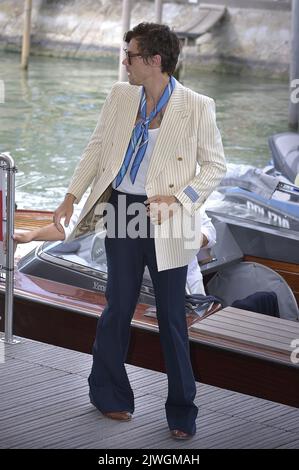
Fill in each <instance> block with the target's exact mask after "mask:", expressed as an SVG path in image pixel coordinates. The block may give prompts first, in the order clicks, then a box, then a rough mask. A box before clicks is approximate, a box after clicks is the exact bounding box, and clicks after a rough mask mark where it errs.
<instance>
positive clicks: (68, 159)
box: [0, 53, 288, 210]
mask: <svg viewBox="0 0 299 470" xmlns="http://www.w3.org/2000/svg"><path fill="white" fill-rule="evenodd" d="M117 72H118V70H117V61H115V60H112V59H102V60H99V61H97V62H95V61H81V60H80V61H79V60H70V59H56V58H45V57H34V56H33V57H31V59H30V66H29V71H28V73H27V74H26V73H24V72H22V71H21V70H20V68H19V56H18V54H12V53H10V54H3V53H2V54H1V55H0V80H4V83H5V102H4V103H0V151H1V152H2V151H9V152H10V153H11V155H12V156H13V157H14V159H15V162H16V166H17V168H18V173H17V176H16V184H17V190H16V201H17V203H18V207H23V208H34V209H49V210H52V209H55V208H56V207H57V205H58V204H59V202H60V201H61V199H62V198H63V196H64V194H65V190H66V187H67V185H68V182H69V180H70V177H71V175H72V172H73V170H74V168H75V165H76V163H77V161H78V159H79V158H80V155H81V153H82V151H83V149H84V147H85V145H86V144H87V142H88V139H89V137H90V135H91V133H92V131H93V129H94V126H95V124H96V121H97V117H98V114H99V110H100V108H101V106H102V103H103V101H104V98H105V96H106V95H107V93H108V91H109V89H110V87H111V85H112V84H113V82H114V81H116V80H117ZM184 85H186V86H188V87H190V88H192V89H193V90H195V91H198V92H199V93H204V94H206V95H209V96H211V97H213V98H214V99H215V100H216V105H217V121H218V125H219V127H220V130H221V133H222V137H223V143H224V148H225V153H226V157H227V160H228V161H229V162H234V163H247V164H253V165H256V166H259V167H262V166H263V165H265V164H267V162H268V160H269V151H268V144H267V138H268V136H269V135H271V134H274V133H276V132H283V131H287V130H288V128H287V112H288V84H287V83H286V82H279V81H270V80H266V79H252V78H250V79H247V78H244V77H242V78H240V77H236V76H229V75H217V74H214V73H211V74H206V73H205V74H201V73H199V72H194V71H189V72H188V73H187V74H186V78H185V79H184Z"/></svg>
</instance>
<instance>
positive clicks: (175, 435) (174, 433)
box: [170, 429, 193, 440]
mask: <svg viewBox="0 0 299 470" xmlns="http://www.w3.org/2000/svg"><path fill="white" fill-rule="evenodd" d="M170 435H171V437H172V438H173V439H179V440H184V439H191V437H193V436H192V434H187V433H186V432H184V431H179V430H178V429H173V430H172V431H170Z"/></svg>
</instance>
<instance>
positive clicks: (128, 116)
mask: <svg viewBox="0 0 299 470" xmlns="http://www.w3.org/2000/svg"><path fill="white" fill-rule="evenodd" d="M141 91H142V88H141V87H137V86H132V85H130V86H128V87H127V88H126V93H125V97H124V99H121V100H120V101H119V104H118V110H117V113H118V116H117V123H116V129H115V142H114V146H117V148H114V151H113V160H112V162H111V168H112V172H113V174H115V176H116V175H117V173H118V172H119V170H120V167H121V165H122V163H123V160H124V157H125V154H126V151H127V148H128V145H129V142H130V139H131V136H132V130H133V128H134V126H135V121H136V117H137V113H138V109H139V103H140V98H141Z"/></svg>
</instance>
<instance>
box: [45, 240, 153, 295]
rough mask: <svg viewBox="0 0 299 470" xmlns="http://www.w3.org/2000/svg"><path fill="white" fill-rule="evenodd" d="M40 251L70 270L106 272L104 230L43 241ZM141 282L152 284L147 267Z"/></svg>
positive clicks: (102, 273) (103, 273)
mask: <svg viewBox="0 0 299 470" xmlns="http://www.w3.org/2000/svg"><path fill="white" fill-rule="evenodd" d="M42 251H43V253H46V254H48V255H51V257H54V258H56V259H57V263H58V264H61V262H59V260H60V261H61V260H63V261H65V263H63V264H65V266H68V267H70V268H71V269H72V270H78V271H82V270H84V271H85V272H86V271H87V270H88V268H89V269H90V270H93V271H96V272H98V274H101V275H102V276H103V275H105V274H107V258H106V250H105V232H104V231H103V232H99V233H97V234H95V233H91V234H88V235H84V236H81V237H79V238H77V239H75V240H71V241H69V242H54V243H53V242H47V243H44V245H43V247H42ZM83 268H84V269H83ZM143 282H144V283H145V284H146V285H150V286H151V285H152V282H151V279H150V275H149V272H148V269H147V267H146V268H145V272H144V276H143Z"/></svg>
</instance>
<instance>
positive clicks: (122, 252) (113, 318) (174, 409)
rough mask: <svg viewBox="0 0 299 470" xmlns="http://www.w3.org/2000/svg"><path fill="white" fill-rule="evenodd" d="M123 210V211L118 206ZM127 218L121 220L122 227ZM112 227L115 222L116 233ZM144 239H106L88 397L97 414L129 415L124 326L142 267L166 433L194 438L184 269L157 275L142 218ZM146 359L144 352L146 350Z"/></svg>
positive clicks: (139, 199)
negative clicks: (156, 341) (161, 371)
mask: <svg viewBox="0 0 299 470" xmlns="http://www.w3.org/2000/svg"><path fill="white" fill-rule="evenodd" d="M120 194H123V193H119V192H118V191H115V190H113V192H112V195H111V198H110V201H109V202H110V204H113V206H114V207H115V209H116V219H117V220H119V219H118V210H119V204H118V196H119V195H120ZM145 199H146V196H136V195H126V207H128V206H129V204H131V203H134V202H135V203H136V202H140V203H143V202H144V201H145ZM122 210H123V207H122ZM132 217H133V216H127V223H128V222H129V221H130V220H132ZM117 225H118V223H117V222H116V229H117V228H118V227H117ZM147 225H148V236H147V237H145V238H143V237H137V238H130V237H129V236H125V237H122V238H119V237H110V236H108V235H107V236H106V239H105V246H106V253H107V265H108V281H107V289H106V299H107V305H106V308H105V310H104V312H103V314H102V315H101V317H100V319H99V321H98V325H97V331H96V338H95V342H94V345H93V365H92V370H91V373H90V376H89V379H88V381H89V386H90V398H91V401H92V403H93V404H94V405H95V406H96V407H97V408H98V409H99V410H100V411H102V412H104V413H105V412H110V411H129V412H131V413H133V412H134V394H133V391H132V388H131V386H130V382H129V379H128V376H127V372H126V369H125V365H124V362H125V361H126V356H127V351H128V346H129V339H130V323H131V320H132V317H133V314H134V310H135V307H136V304H137V301H138V297H139V293H140V287H141V283H142V278H143V273H144V268H145V266H148V269H149V272H150V275H151V278H152V282H153V287H154V291H155V297H156V307H157V319H158V323H159V332H160V341H161V345H162V350H163V354H164V361H165V366H166V372H167V376H168V396H167V400H166V404H165V409H166V417H167V422H168V426H169V428H170V429H171V430H172V429H179V430H181V431H184V432H186V433H188V434H195V431H196V426H195V420H196V416H197V411H198V410H197V407H196V406H195V404H194V402H193V400H194V398H195V394H196V387H195V380H194V376H193V372H192V366H191V362H190V355H189V341H188V332H187V323H186V314H185V300H184V299H185V284H186V276H187V266H183V267H179V268H175V269H169V270H165V271H160V272H158V268H157V262H156V254H155V245H154V239H153V237H151V236H150V229H151V228H152V226H151V224H150V222H149V218H148V217H147ZM149 354H150V351H149Z"/></svg>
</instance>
